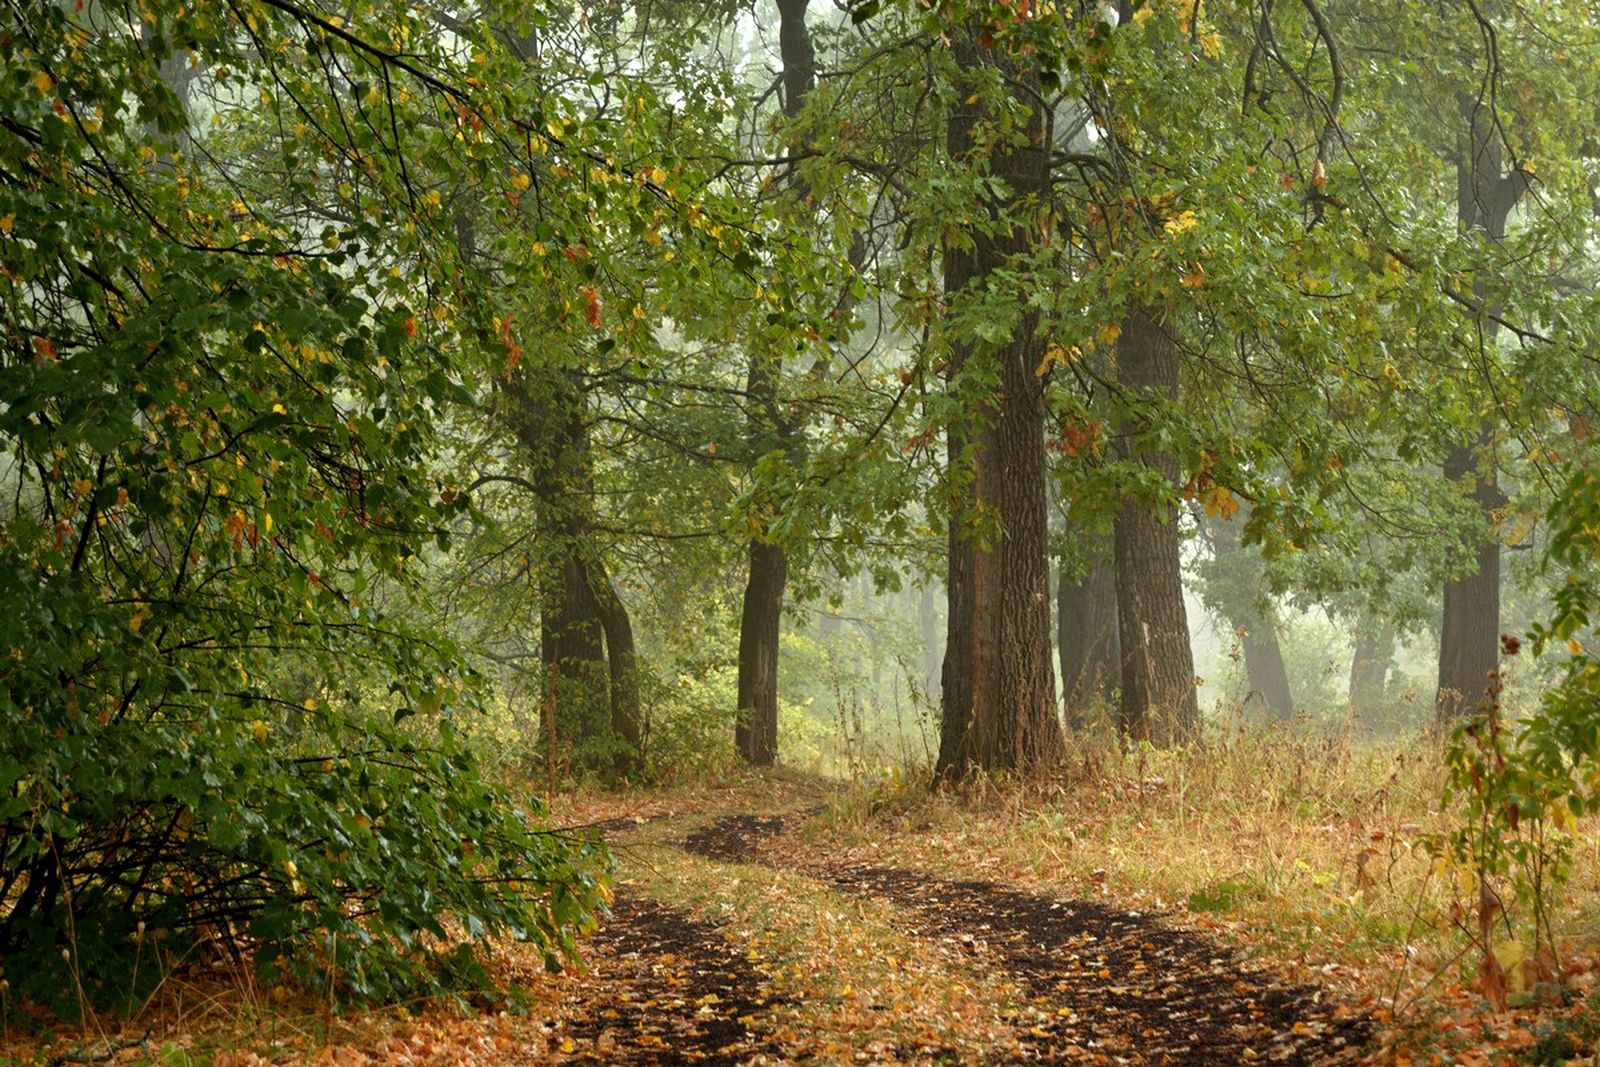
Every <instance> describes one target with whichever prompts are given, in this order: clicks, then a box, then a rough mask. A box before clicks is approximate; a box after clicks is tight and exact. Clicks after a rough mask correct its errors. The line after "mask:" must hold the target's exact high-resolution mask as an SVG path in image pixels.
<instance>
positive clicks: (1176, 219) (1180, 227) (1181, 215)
mask: <svg viewBox="0 0 1600 1067" xmlns="http://www.w3.org/2000/svg"><path fill="white" fill-rule="evenodd" d="M1198 221H1199V220H1197V219H1196V218H1195V217H1194V212H1193V211H1180V212H1178V214H1176V215H1174V216H1173V217H1172V218H1170V219H1168V220H1167V221H1166V222H1164V223H1162V224H1161V228H1162V229H1163V230H1166V231H1167V232H1168V233H1171V234H1179V233H1183V232H1185V231H1187V230H1192V229H1194V228H1195V225H1196V223H1197V222H1198Z"/></svg>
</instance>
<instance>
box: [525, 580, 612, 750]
mask: <svg viewBox="0 0 1600 1067" xmlns="http://www.w3.org/2000/svg"><path fill="white" fill-rule="evenodd" d="M604 638H605V631H604V629H603V628H602V626H601V624H600V614H599V611H598V608H597V606H596V604H595V598H594V594H593V592H592V591H591V590H590V588H589V581H588V576H587V575H586V574H584V569H583V564H582V563H581V562H580V561H579V560H578V557H577V556H576V554H574V553H571V552H569V553H568V554H567V555H566V556H565V557H564V558H563V559H562V560H561V565H560V570H559V571H558V572H557V573H556V574H555V575H553V576H552V577H551V580H550V581H548V582H546V583H545V584H544V591H543V594H542V596H541V608H540V650H541V654H542V658H543V660H544V672H545V678H546V679H547V688H546V696H547V700H546V702H545V714H546V719H545V721H544V722H543V723H542V724H541V725H542V727H543V733H544V735H545V737H546V738H549V737H550V736H552V729H551V727H552V723H551V722H550V720H549V718H548V716H549V715H551V714H554V715H555V716H556V721H555V723H554V726H555V727H556V729H555V730H554V734H555V736H558V737H560V738H561V741H562V743H564V744H565V745H567V746H569V747H571V746H581V745H583V744H584V743H586V742H589V741H592V740H594V739H595V738H596V737H599V736H602V735H603V733H604V725H605V719H603V718H602V717H601V715H600V714H599V708H600V707H601V705H602V702H603V698H604V694H605V682H604V676H603V671H602V665H603V664H604V663H605V658H606V656H605V645H604Z"/></svg>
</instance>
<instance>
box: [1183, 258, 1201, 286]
mask: <svg viewBox="0 0 1600 1067" xmlns="http://www.w3.org/2000/svg"><path fill="white" fill-rule="evenodd" d="M1205 283H1206V269H1205V267H1203V266H1201V265H1200V264H1199V263H1196V264H1195V265H1194V266H1192V267H1190V268H1189V273H1187V274H1185V275H1184V276H1183V287H1184V288H1185V289H1198V288H1200V287H1201V286H1202V285H1204V284H1205Z"/></svg>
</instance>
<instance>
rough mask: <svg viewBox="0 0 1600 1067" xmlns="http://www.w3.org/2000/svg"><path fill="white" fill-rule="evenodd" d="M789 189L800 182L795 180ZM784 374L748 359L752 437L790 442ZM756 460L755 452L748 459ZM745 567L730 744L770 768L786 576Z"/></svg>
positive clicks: (792, 84) (798, 19)
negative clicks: (782, 402) (781, 399)
mask: <svg viewBox="0 0 1600 1067" xmlns="http://www.w3.org/2000/svg"><path fill="white" fill-rule="evenodd" d="M809 4H810V0H778V19H779V24H778V49H779V53H780V55H781V56H782V58H783V90H784V93H783V113H784V115H785V116H787V117H789V118H794V117H795V116H796V115H798V114H799V113H800V109H801V106H802V105H803V104H804V102H805V98H806V96H807V94H809V93H810V92H811V89H812V86H814V85H815V84H816V77H817V75H816V53H815V52H814V51H813V50H812V47H811V33H810V30H808V29H807V27H806V8H807V7H808V6H809ZM795 184H796V189H795V192H796V195H798V196H799V197H800V198H801V199H804V197H805V187H804V184H803V183H801V182H796V183H795ZM782 373H783V365H782V363H781V361H780V357H777V356H775V355H773V356H769V357H768V358H765V359H764V358H763V357H762V355H761V354H759V353H752V354H751V358H750V380H749V394H750V399H751V403H752V407H753V410H754V411H755V412H757V413H759V414H758V415H756V416H755V417H756V418H757V419H759V420H760V421H762V422H765V423H766V425H764V426H757V427H754V428H753V430H752V433H751V437H752V441H753V443H756V444H757V447H758V449H759V446H760V443H761V442H762V441H763V440H764V439H775V441H776V443H778V444H780V445H781V446H783V447H793V444H794V427H793V426H791V425H790V424H789V417H788V416H786V415H784V414H783V413H782V412H781V411H780V410H779V405H778V403H777V388H778V381H779V379H780V378H781V376H782ZM752 458H753V459H754V458H759V456H755V457H752ZM749 560H750V573H749V577H748V579H747V580H746V582H745V588H744V605H743V615H742V617H741V620H740V623H739V707H738V715H737V718H736V719H735V722H734V744H735V745H736V746H737V747H738V750H739V753H740V755H742V756H743V757H744V758H745V760H747V761H748V762H749V763H751V764H753V765H755V766H757V767H770V766H772V764H773V763H775V762H776V761H777V758H778V632H779V626H780V624H781V623H782V621H783V594H784V587H785V585H786V584H787V583H788V578H789V560H788V557H787V555H786V554H785V552H784V550H783V548H782V547H781V546H779V545H776V544H772V543H771V542H768V541H763V540H761V539H759V538H758V539H756V540H753V541H751V542H750V551H749Z"/></svg>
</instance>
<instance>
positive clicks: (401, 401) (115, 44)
mask: <svg viewBox="0 0 1600 1067" xmlns="http://www.w3.org/2000/svg"><path fill="white" fill-rule="evenodd" d="M412 18H413V16H412V13H411V12H409V10H408V9H405V8H402V7H400V6H389V5H377V6H375V7H372V8H370V9H365V10H362V11H360V12H355V13H352V12H348V11H347V12H346V13H345V15H343V16H340V17H339V18H338V19H333V17H332V16H326V17H325V16H324V15H323V14H321V13H319V11H318V9H316V8H309V9H306V10H298V9H295V10H294V11H293V12H292V13H291V12H290V11H288V10H287V9H283V8H266V7H263V8H261V9H260V10H255V9H253V8H250V7H248V6H246V7H239V6H234V5H226V4H207V3H202V4H197V5H188V6H186V7H182V8H176V7H174V8H170V9H168V8H161V10H160V11H157V12H149V11H147V12H146V13H145V14H144V15H143V17H142V20H141V19H136V20H135V21H134V22H133V23H132V24H131V25H130V24H128V23H125V22H123V21H121V19H120V18H119V16H117V15H116V14H114V13H112V12H111V11H109V10H104V9H102V8H101V7H100V6H99V5H88V6H84V7H81V8H80V9H79V10H77V11H70V10H68V8H67V7H66V6H63V5H54V4H48V5H42V6H39V7H37V8H35V9H33V10H32V13H31V14H30V15H29V17H28V18H27V19H26V20H25V21H22V22H18V21H15V20H13V21H11V22H10V23H9V24H8V25H7V27H6V30H5V33H4V35H3V37H0V83H3V84H4V85H5V86H6V91H5V92H4V94H0V99H3V100H4V103H3V105H0V108H3V110H4V118H5V127H6V132H5V134H4V136H3V137H0V172H3V173H4V175H5V176H6V180H5V181H4V182H3V183H0V266H3V280H0V309H3V312H0V321H3V322H4V323H5V326H4V331H5V332H4V338H3V351H0V395H3V396H4V397H5V398H6V399H5V405H4V408H3V409H0V463H3V464H4V466H3V470H0V478H3V480H4V485H5V487H6V496H7V501H6V503H5V505H4V510H3V511H0V574H3V575H4V578H3V580H0V589H3V590H4V594H3V607H4V610H3V611H0V656H3V657H4V659H3V660H0V662H3V664H4V667H3V684H0V736H3V737H4V742H3V748H0V900H3V902H4V906H3V907H0V912H3V913H4V918H3V919H0V954H3V955H4V957H5V961H6V962H5V966H6V968H7V973H6V977H7V978H8V979H9V981H10V982H11V987H12V989H14V990H16V991H17V992H19V993H22V994H24V995H35V996H40V997H43V998H53V999H56V1000H58V1001H59V1000H61V999H62V998H63V997H64V998H65V999H66V1000H67V1001H68V1002H69V1003H70V1002H73V1001H75V1000H76V999H77V998H78V997H80V996H87V997H89V998H91V999H97V1000H98V999H101V998H102V997H104V996H108V995H110V994H112V993H118V994H120V993H122V992H124V991H125V990H126V989H127V987H128V986H129V985H130V984H131V983H132V982H133V981H134V978H135V974H136V968H137V967H138V963H139V961H140V959H141V958H143V960H144V963H145V967H144V970H143V971H142V972H138V973H139V977H141V978H144V979H148V978H149V977H150V975H151V974H152V973H153V971H152V968H151V967H150V965H149V953H150V952H152V951H154V950H153V949H152V948H151V945H152V944H155V945H159V946H161V951H163V952H165V953H168V954H170V956H171V957H172V958H175V959H183V958H187V957H188V956H189V954H190V953H191V951H192V949H193V948H194V946H196V945H198V944H199V943H201V942H206V941H210V942H214V943H216V945H218V946H220V947H222V948H225V949H227V950H230V951H234V952H240V951H253V952H254V953H255V958H256V960H257V962H258V963H259V964H260V965H261V966H262V967H263V969H264V970H266V971H268V972H284V973H287V974H289V975H291V976H293V977H295V978H297V979H299V980H302V981H313V980H315V981H331V982H333V983H334V984H335V985H336V986H337V987H338V990H339V991H340V992H341V993H342V994H344V995H347V996H351V997H357V998H364V999H365V998H393V997H398V996H401V995H403V994H407V993H410V992H413V991H416V990H419V989H421V990H428V989H437V988H442V987H445V986H448V985H453V984H458V983H461V982H482V981H483V980H484V976H483V974H482V973H481V971H479V970H478V968H477V964H476V962H475V957H474V951H475V950H476V949H477V948H479V947H481V946H484V945H486V944H487V941H488V939H489V938H491V937H494V936H500V935H512V936H517V937H522V938H527V939H529V940H532V941H534V942H535V943H536V944H538V945H539V946H541V948H542V949H543V950H544V951H545V955H546V959H547V961H548V962H549V963H550V964H551V965H552V966H554V965H556V963H557V962H558V961H559V959H560V957H561V956H562V954H563V953H564V952H566V951H567V950H569V949H570V947H571V942H572V936H573V933H574V931H576V930H577V929H580V928H581V927H582V926H584V925H585V924H587V923H588V922H589V921H590V918H591V916H592V914H593V912H594V911H595V909H596V908H598V907H599V906H600V904H601V902H602V900H603V894H604V877H605V873H604V872H605V862H604V855H603V852H601V851H600V850H598V849H596V848H592V847H589V846H585V845H575V844H573V843H571V842H568V841H566V840H565V839H561V838H557V837H552V836H550V835H548V834H547V833H545V832H544V831H541V830H540V829H538V822H539V818H540V815H539V809H538V807H537V805H536V804H519V803H516V802H514V801H513V800H512V799H511V798H510V797H509V796H508V795H507V794H506V793H504V792H503V791H502V790H500V789H498V788H497V787H494V786H492V785H490V784H488V783H487V782H486V781H485V780H484V778H483V777H482V775H481V773H480V771H479V770H478V767H477V765H476V763H475V761H474V760H473V759H472V758H471V756H470V754H469V752H468V751H467V749H466V748H465V747H464V746H463V744H462V742H461V739H460V736H459V734H458V732H457V731H456V729H455V728H454V727H453V726H452V725H451V724H450V722H449V716H450V715H452V714H455V713H458V712H465V711H467V710H469V709H470V706H471V704H472V694H473V689H474V685H475V681H474V679H473V678H472V676H471V675H470V672H467V671H465V670H464V669H463V666H462V661H461V657H460V654H459V652H458V650H457V649H456V648H455V647H454V646H453V645H452V644H451V643H450V642H449V641H448V640H445V639H443V638H442V637H441V636H440V635H438V634H435V633H431V632H428V631H427V630H425V629H422V628H419V627H416V626H413V625H411V624H409V623H408V622H407V621H406V620H405V619H403V618H401V617H400V616H398V615H397V614H395V613H394V612H391V611H388V610H385V607H386V606H387V604H388V603H390V602H392V601H393V600H394V599H396V598H397V597H398V596H401V595H403V592H404V591H405V590H407V589H408V588H411V587H412V586H413V584H414V570H415V561H416V559H417V557H418V556H419V555H420V554H421V553H423V552H424V551H425V549H426V546H428V545H430V544H436V545H440V546H443V545H445V544H447V543H448V540H449V530H448V525H449V523H450V522H451V521H452V519H453V518H454V517H456V516H458V515H460V514H461V513H462V512H463V511H464V509H465V507H466V503H467V502H466V499H465V497H464V496H463V495H459V494H453V493H450V492H448V491H447V492H445V493H443V494H441V493H440V492H439V488H438V487H437V486H436V485H435V484H434V483H433V481H432V479H431V478H430V477H429V472H428V467H427V464H428V462H429V459H430V457H431V456H432V454H433V453H434V451H435V450H436V448H437V438H436V435H435V434H436V430H437V427H438V422H439V419H440V417H441V415H442V414H443V413H444V412H445V411H447V410H449V409H450V408H452V407H453V406H454V405H456V404H459V403H460V402H461V401H463V400H464V399H466V398H467V397H468V396H469V395H470V394H469V393H468V391H467V390H466V389H465V388H464V386H463V382H464V379H465V377H466V376H467V375H469V374H470V373H472V367H471V365H470V362H469V357H470V356H471V354H472V351H473V350H472V349H470V348H463V346H462V345H461V344H460V337H459V335H457V334H455V333H454V332H452V331H451V330H450V329H448V328H447V326H446V325H445V324H444V322H443V319H444V317H443V316H442V315H439V314H434V315H432V316H426V317H424V316H419V313H418V312H417V311H416V310H415V308H417V307H418V306H421V305H422V304H423V303H424V302H425V301H428V300H429V299H430V296H429V293H428V291H427V288H428V285H430V284H432V283H434V282H437V281H440V280H442V279H441V278H439V277H437V276H435V275H434V274H433V273H432V272H433V269H434V268H435V266H436V265H437V262H438V260H439V259H441V258H448V257H447V256H434V255H433V254H432V253H429V254H427V255H424V254H422V252H421V250H422V249H423V247H424V245H423V244H422V243H421V242H420V241H419V239H418V236H419V235H421V234H426V235H430V236H432V237H433V238H435V239H436V238H437V236H438V233H437V229H436V225H435V220H434V216H433V215H431V214H430V211H429V205H430V203H436V202H437V197H436V196H434V197H429V196H427V195H424V194H422V193H421V192H420V191H419V190H417V189H415V188H414V187H413V186H412V185H411V184H410V181H411V175H410V172H409V171H408V166H421V165H422V164H423V160H422V158H421V157H413V158H412V159H411V160H410V162H409V163H408V160H407V158H406V147H407V146H405V145H403V144H401V143H400V142H399V140H398V138H399V136H400V135H399V132H398V131H399V130H400V129H402V128H411V127H413V126H414V125H416V123H417V115H416V114H415V111H417V110H422V111H428V110H430V109H431V108H433V107H442V108H443V110H444V112H445V113H447V114H449V113H452V111H453V106H452V105H451V104H449V103H448V102H447V101H440V100H439V99H438V96H439V94H440V93H444V95H445V96H447V97H448V96H449V92H448V91H447V90H446V89H443V88H441V86H443V85H444V83H443V81H442V80H439V79H440V78H441V77H442V76H443V74H442V72H443V71H444V70H446V69H447V65H446V63H445V60H444V57H441V56H435V57H432V58H431V59H430V60H429V62H430V63H434V62H437V63H438V64H439V66H435V67H434V70H435V71H436V72H440V73H439V74H438V75H437V76H435V75H423V74H420V73H418V72H417V71H416V70H415V69H412V70H406V69H404V68H398V67H394V66H389V65H385V61H382V60H381V59H380V56H381V55H382V54H384V52H385V50H383V49H374V48H372V47H371V46H369V45H366V44H364V43H363V37H362V35H363V34H369V35H374V37H375V39H380V40H388V39H389V35H390V34H391V33H393V34H398V35H400V36H402V37H404V36H408V35H412V34H415V33H416V32H417V31H418V29H419V27H418V26H417V25H416V24H415V23H414V22H412V21H411V20H412ZM295 56H299V57H302V58H306V57H312V58H315V59H316V60H317V61H318V62H320V63H322V64H323V65H324V67H323V71H324V76H325V77H326V76H333V77H338V78H342V79H344V81H343V83H342V84H341V86H340V87H339V88H337V89H334V88H333V87H332V86H331V83H329V82H327V81H326V80H324V81H323V82H321V83H319V82H317V81H315V80H310V79H305V75H303V74H302V75H299V76H298V77H300V78H301V79H305V80H301V81H299V82H298V84H291V83H287V82H285V81H284V80H283V78H284V74H285V70H286V69H287V68H288V67H292V66H293V65H294V64H293V62H292V58H293V57H295ZM286 57H288V58H286ZM280 64H282V66H280ZM452 73H454V74H459V73H460V72H452ZM373 79H379V80H377V81H374V80H373ZM194 80H198V81H199V82H200V83H201V84H203V85H204V86H205V88H206V89H207V91H208V93H209V99H210V101H211V104H212V106H213V108H214V109H215V114H216V116H217V117H218V126H219V127H220V132H218V133H217V134H216V135H215V137H214V138H212V139H210V140H207V139H206V136H205V134H204V133H203V132H202V129H201V128H200V127H199V126H198V125H191V124H190V123H189V121H188V118H187V116H186V105H185V101H184V98H183V96H182V95H180V92H178V91H175V87H174V86H175V84H176V85H178V86H180V87H181V86H183V85H187V84H188V82H190V81H194ZM464 81H465V77H464V75H463V83H464ZM397 83H398V84H397ZM297 89H298V90H300V91H297ZM347 93H348V94H352V95H353V97H354V98H355V99H356V100H358V101H359V102H360V106H361V107H362V108H364V109H366V110H365V111H364V116H365V118H364V120H363V121H361V122H357V123H348V122H346V123H339V122H335V121H334V118H335V117H336V116H337V114H338V113H339V109H340V108H341V107H342V106H343V104H342V103H341V100H340V96H341V94H347ZM407 101H410V106H411V107H412V109H413V111H412V112H411V113H408V112H406V110H405V108H406V107H407V103H406V102H407ZM429 102H431V103H429ZM435 113H436V112H435ZM224 115H227V116H228V119H229V121H227V122H226V123H224V122H222V121H221V118H222V116H224ZM379 115H384V116H385V117H386V118H387V121H379ZM333 130H337V131H338V132H337V133H335V132H330V131H333ZM386 138H388V139H386ZM233 160H243V161H247V162H248V163H249V164H250V165H249V166H247V167H241V168H240V169H241V171H242V172H244V173H246V174H247V177H246V178H244V179H242V180H234V171H233V168H232V167H231V166H230V165H229V164H230V162H231V161H233ZM325 165H326V166H327V167H330V168H333V170H334V171H336V172H338V173H339V174H340V175H341V177H342V178H343V181H342V182H339V183H328V184H337V186H338V187H337V189H335V190H331V191H330V193H329V194H328V197H323V196H322V195H321V193H320V189H319V186H320V185H321V184H322V183H323V182H325V180H326V176H327V173H328V171H327V170H325V169H324V166H325ZM274 168H281V169H280V170H278V172H277V173H276V174H275V173H274ZM330 198H331V199H333V200H335V201H337V200H340V199H342V200H344V201H345V202H346V204H347V205H350V207H349V209H348V210H345V209H342V208H340V207H339V206H338V205H334V206H327V204H326V202H325V201H326V200H327V199H330ZM366 198H375V202H376V203H379V204H382V203H410V204H411V205H412V210H411V211H407V212H398V213H389V214H386V213H384V212H382V211H377V210H372V209H371V207H372V205H373V203H374V200H371V199H366ZM321 219H326V220H327V222H326V224H324V223H323V222H321V221H320V220H321ZM312 220H318V221H312ZM444 247H445V248H446V249H448V247H449V246H448V243H446V244H445V245H444ZM401 263H404V264H405V265H406V266H407V268H408V269H409V270H410V271H412V272H413V273H412V274H409V275H408V274H407V273H406V272H404V271H401V270H400V269H399V266H398V264H401ZM390 268H392V269H390ZM433 306H434V307H435V308H437V307H438V306H439V305H437V304H434V305H433ZM419 317H421V318H423V322H422V324H421V325H420V326H419V322H418V320H419ZM430 320H431V322H430ZM374 693H381V694H382V696H381V697H378V698H375V697H374V696H373V694H374ZM413 715H415V716H418V717H419V718H421V719H425V720H427V721H428V722H429V732H428V736H427V739H426V740H419V737H418V735H417V734H416V732H415V731H413V730H411V729H410V727H409V726H402V725H401V723H402V720H404V719H407V718H409V717H411V716H413ZM117 1002H118V1003H122V1002H124V1001H123V999H122V998H121V997H120V996H119V997H118V998H117Z"/></svg>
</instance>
